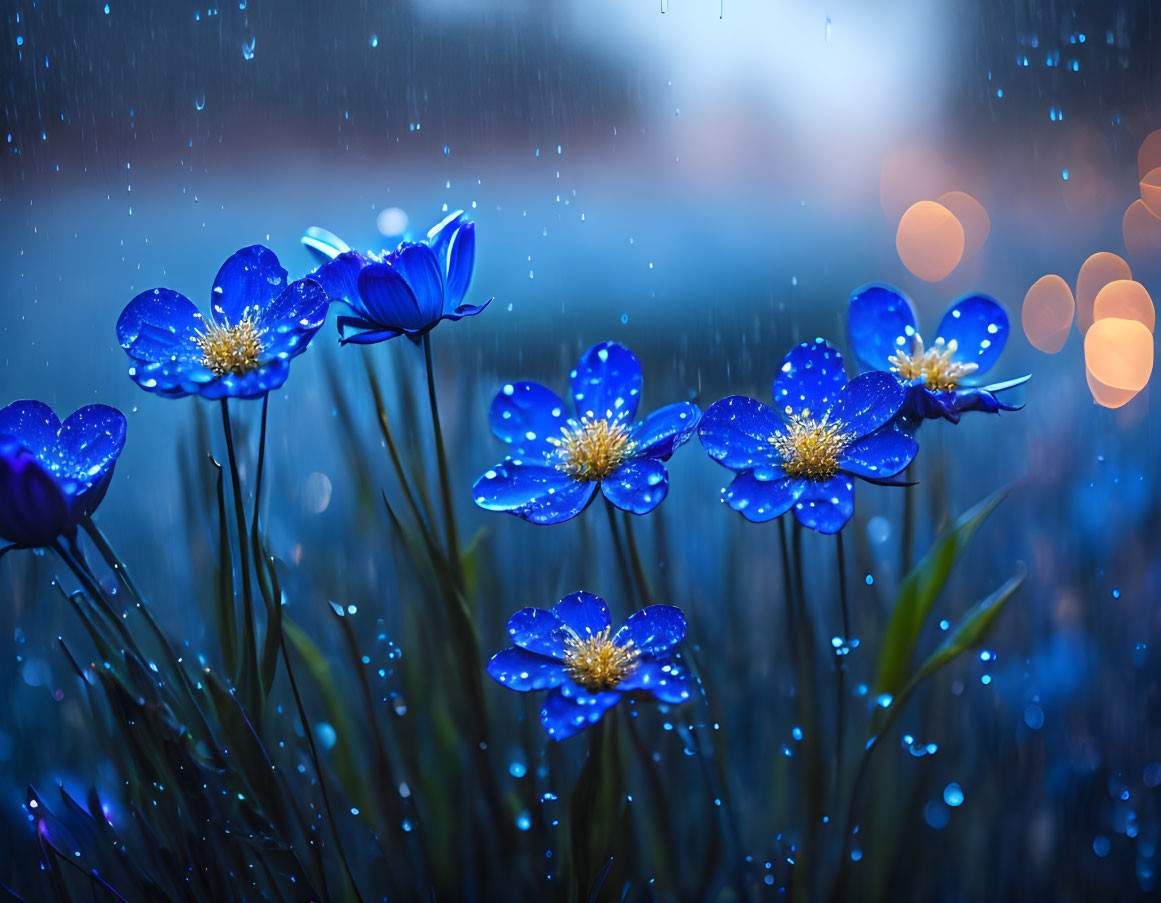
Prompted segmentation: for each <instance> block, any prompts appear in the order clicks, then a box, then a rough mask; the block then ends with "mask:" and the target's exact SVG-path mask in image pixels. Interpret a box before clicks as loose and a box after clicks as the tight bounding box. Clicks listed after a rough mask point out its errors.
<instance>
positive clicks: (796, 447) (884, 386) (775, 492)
mask: <svg viewBox="0 0 1161 903" xmlns="http://www.w3.org/2000/svg"><path fill="white" fill-rule="evenodd" d="M904 396H905V392H904V389H903V386H902V385H901V384H900V383H899V381H898V380H897V379H896V378H895V377H893V376H892V375H891V374H889V373H883V372H872V373H864V374H863V375H861V376H856V377H855V378H854V379H852V380H851V381H850V382H847V377H846V373H845V371H844V369H843V359H842V355H841V354H839V352H838V350H837V349H835V348H834V346H832V345H831V344H829V343H828V342H825V341H823V340H822V339H815V341H813V342H803V343H802V344H801V345H798V346H797V347H796V348H794V349H793V350H792V351H791V352H790V353H789V354H788V355H786V359H785V360H784V361H783V363H782V369H781V370H779V372H778V376H777V378H776V379H775V380H774V402H775V408H774V409H771V408H769V407H767V406H766V405H764V404H762V402H760V401H755V400H754V399H752V398H746V397H744V396H740V395H734V396H731V397H730V398H725V399H723V400H721V401H718V402H715V403H714V404H712V405H710V406H709V408H708V409H707V410H706V412H705V416H704V417H703V418H702V420H701V426H700V427H699V428H698V435H699V436H700V437H701V444H702V445H703V446H704V447H705V450H706V452H707V453H708V454H709V456H710V457H711V458H713V459H714V460H715V461H717V462H718V463H719V464H721V465H723V466H725V467H728V468H729V469H730V470H732V471H734V473H736V474H737V476H736V477H735V478H734V481H733V482H732V483H731V484H730V485H729V486H728V487H727V488H726V489H723V490H722V494H723V500H724V501H725V502H726V503H727V504H729V506H730V507H731V508H733V509H734V510H735V511H738V512H740V513H741V514H742V515H743V516H744V517H745V518H746V519H747V520H750V521H754V522H755V523H761V522H764V521H769V520H773V519H774V518H776V517H781V516H782V515H783V514H785V513H786V512H787V511H789V510H791V509H792V508H793V509H794V516H795V517H796V518H798V522H799V523H801V524H802V525H803V526H804V527H810V528H811V529H812V530H817V531H818V532H820V533H837V532H838V531H839V530H841V529H842V528H843V525H844V524H846V522H847V521H848V520H850V518H851V515H852V514H853V513H854V510H855V502H854V479H853V478H854V477H860V478H862V479H864V480H867V481H869V482H872V483H883V482H888V481H890V478H891V477H894V476H895V475H896V474H898V473H900V472H901V471H902V470H903V469H904V468H906V467H907V465H908V464H910V463H911V460H912V459H913V458H914V457H915V454H916V452H917V451H918V450H919V446H918V445H917V444H916V442H915V440H914V439H912V438H911V437H910V436H908V435H907V434H906V433H904V432H902V431H901V430H899V429H897V428H896V427H895V426H894V425H893V423H892V421H893V420H894V419H895V417H896V415H897V414H898V413H899V408H900V406H901V405H902V404H903V401H904Z"/></svg>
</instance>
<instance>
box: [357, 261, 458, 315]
mask: <svg viewBox="0 0 1161 903" xmlns="http://www.w3.org/2000/svg"><path fill="white" fill-rule="evenodd" d="M359 298H360V299H361V304H360V307H361V311H360V313H362V314H364V315H365V316H364V319H366V320H369V321H371V322H372V323H375V324H376V325H378V326H379V327H380V329H383V330H396V331H398V332H422V331H423V330H424V329H428V328H429V327H431V326H432V325H433V324H434V322H435V317H431V316H428V314H427V312H426V311H424V310H421V309H420V306H419V302H418V300H417V299H416V297H415V293H414V292H412V290H411V287H410V286H409V285H408V284H407V280H406V279H405V278H404V276H403V274H402V273H401V272H399V270H397V269H396V268H395V267H393V266H392V265H391V264H389V263H369V264H367V266H365V267H363V269H362V270H360V271H359ZM435 316H436V317H438V316H439V315H438V314H436V315H435Z"/></svg>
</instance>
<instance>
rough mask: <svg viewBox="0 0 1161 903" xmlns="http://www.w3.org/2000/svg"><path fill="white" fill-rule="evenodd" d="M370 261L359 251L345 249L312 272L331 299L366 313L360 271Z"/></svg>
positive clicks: (314, 278)
mask: <svg viewBox="0 0 1161 903" xmlns="http://www.w3.org/2000/svg"><path fill="white" fill-rule="evenodd" d="M369 263H370V261H369V260H368V259H367V258H366V257H364V256H363V255H362V254H360V253H358V252H357V251H345V252H343V253H342V254H340V255H338V256H337V257H336V258H335V259H334V260H330V261H328V262H326V263H324V264H323V265H322V266H320V267H319V268H318V269H316V270H315V271H314V272H312V273H311V274H310V277H309V278H311V279H313V280H315V281H316V282H317V283H318V284H319V285H321V286H322V287H323V291H325V292H326V294H327V297H328V298H329V299H330V300H331V301H341V302H343V303H345V304H347V305H348V306H349V307H350V308H351V309H352V310H354V311H355V312H356V313H360V314H365V313H366V311H365V310H364V309H363V301H362V299H361V298H360V297H359V273H361V272H362V270H363V267H365V266H367V265H368V264H369Z"/></svg>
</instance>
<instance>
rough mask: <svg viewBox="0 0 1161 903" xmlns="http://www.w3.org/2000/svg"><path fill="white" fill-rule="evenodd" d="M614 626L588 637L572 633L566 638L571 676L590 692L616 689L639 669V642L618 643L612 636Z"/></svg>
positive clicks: (567, 662)
mask: <svg viewBox="0 0 1161 903" xmlns="http://www.w3.org/2000/svg"><path fill="white" fill-rule="evenodd" d="M611 629H612V628H610V627H606V628H605V629H604V630H602V631H601V632H600V633H593V634H589V635H588V636H586V637H585V638H584V639H581V637H580V636H579V635H578V634H576V633H575V632H573V633H572V636H570V637H569V638H568V640H567V641H566V647H567V648H566V650H565V655H564V661H565V666H566V669H567V671H568V676H569V677H571V678H572V680H573V681H574V682H575V683H577V684H579V685H580V686H582V687H584V688H585V689H586V690H588V691H589V692H590V693H600V692H602V691H605V690H612V689H613V688H614V687H616V686H617V685H618V684H619V683H621V681H623V680H624V679H625V678H626V677H628V676H629V675H630V674H632V673H633V672H634V671H636V670H637V665H638V664H639V659H640V658H641V650H639V649H638V648H637V647H636V646H633V645H631V644H630V645H627V646H618V645H617V644H616V643H614V642H613V641H612V640H611V639H610V638H609V632H610V631H611Z"/></svg>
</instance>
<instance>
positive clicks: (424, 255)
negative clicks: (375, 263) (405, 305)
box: [360, 242, 444, 328]
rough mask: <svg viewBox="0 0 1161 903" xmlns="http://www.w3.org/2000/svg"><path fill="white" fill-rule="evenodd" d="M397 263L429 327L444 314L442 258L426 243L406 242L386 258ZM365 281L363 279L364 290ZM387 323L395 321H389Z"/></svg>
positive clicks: (420, 314) (387, 261)
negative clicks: (440, 259) (439, 258)
mask: <svg viewBox="0 0 1161 903" xmlns="http://www.w3.org/2000/svg"><path fill="white" fill-rule="evenodd" d="M383 262H384V263H385V264H386V265H388V266H390V267H393V268H394V269H395V270H396V271H397V272H398V273H399V274H400V275H401V276H402V277H403V278H404V279H405V280H406V281H407V285H408V287H409V288H410V289H411V293H412V295H414V296H415V304H416V308H417V309H418V311H419V316H420V318H421V319H422V321H423V323H424V326H423V327H422V328H427V327H430V326H434V325H435V324H436V323H438V322H439V318H440V317H441V316H443V279H444V277H443V269H442V267H441V266H440V262H439V260H438V259H437V258H436V256H435V252H434V251H432V249H431V248H429V247H428V246H427V245H425V244H413V243H411V242H404V243H403V244H401V245H400V246H399V247H398V248H396V249H395V250H394V251H392V252H391V253H390V254H388V255H387V257H386V258H384V261H383ZM361 290H362V282H360V291H361ZM386 325H388V326H391V325H394V324H392V323H390V322H387V323H386Z"/></svg>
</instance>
